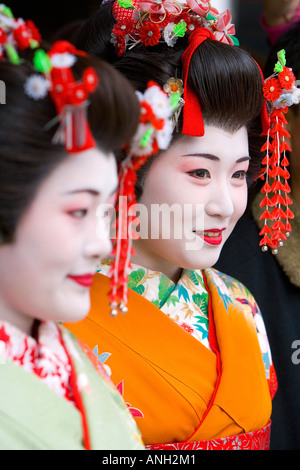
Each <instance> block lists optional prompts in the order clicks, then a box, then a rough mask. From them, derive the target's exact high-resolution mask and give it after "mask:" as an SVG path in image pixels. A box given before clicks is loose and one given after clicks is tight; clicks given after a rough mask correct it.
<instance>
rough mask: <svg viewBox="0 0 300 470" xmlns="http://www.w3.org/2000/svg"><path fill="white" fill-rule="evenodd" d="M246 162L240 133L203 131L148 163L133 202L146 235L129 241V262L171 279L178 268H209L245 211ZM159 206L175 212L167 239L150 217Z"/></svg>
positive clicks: (209, 128) (245, 142)
mask: <svg viewBox="0 0 300 470" xmlns="http://www.w3.org/2000/svg"><path fill="white" fill-rule="evenodd" d="M249 159H250V158H249V150H248V135H247V130H246V128H244V127H243V128H241V129H240V130H239V131H237V132H235V133H233V134H231V133H228V132H226V131H224V130H222V129H220V128H217V127H214V126H206V128H205V135H204V136H203V137H188V136H183V137H182V138H180V139H179V140H178V141H177V142H175V143H174V144H173V145H171V147H170V148H169V149H168V150H167V151H166V152H164V153H162V154H161V155H160V156H159V157H158V158H157V159H156V160H154V162H153V164H152V165H151V167H150V170H149V172H148V174H147V176H146V179H145V182H144V186H143V188H144V190H143V194H142V196H141V198H140V200H139V203H140V204H141V205H144V206H145V207H146V209H147V210H146V213H147V214H148V219H147V225H148V234H150V236H149V237H148V238H146V237H145V238H141V239H140V240H138V241H136V242H134V249H135V250H136V253H137V254H136V256H135V257H134V258H133V262H135V263H137V264H140V265H143V266H145V267H148V268H150V269H153V270H157V271H160V272H163V273H164V274H166V275H167V276H169V277H170V278H171V279H176V276H177V274H178V271H180V269H181V268H187V269H204V268H207V267H211V266H213V265H214V264H215V263H216V262H217V260H218V258H219V255H220V252H221V249H222V247H223V245H224V243H225V241H226V240H227V238H228V237H229V235H230V234H231V232H232V230H233V228H234V226H235V224H236V222H237V221H238V219H239V218H240V217H241V216H242V214H243V213H244V211H245V208H246V204H247V182H246V172H247V170H248V166H249ZM162 205H164V206H165V208H166V209H167V208H168V207H169V208H170V207H173V209H177V215H175V219H176V220H175V222H174V224H173V229H172V228H171V232H170V236H169V237H168V236H167V237H164V234H163V232H162V230H161V227H160V226H159V227H158V226H157V224H158V219H157V218H155V220H154V218H153V217H152V218H151V209H152V214H153V208H155V207H162ZM162 213H163V212H162ZM174 213H176V210H175V212H174ZM166 218H167V217H166V216H164V215H163V216H162V220H164V219H166ZM141 222H143V219H141ZM161 225H162V226H163V224H161ZM179 225H181V227H179ZM179 228H181V230H180V229H179ZM172 230H173V231H172ZM151 231H152V234H153V233H156V234H157V233H158V234H159V235H158V236H157V237H156V238H154V237H153V236H152V237H151ZM175 232H176V233H175ZM180 235H181V236H180Z"/></svg>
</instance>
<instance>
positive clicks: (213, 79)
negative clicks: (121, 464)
mask: <svg viewBox="0 0 300 470" xmlns="http://www.w3.org/2000/svg"><path fill="white" fill-rule="evenodd" d="M230 18H231V17H230V13H229V12H228V11H227V12H224V13H221V14H219V12H217V10H216V9H214V8H212V7H211V4H210V3H208V2H206V1H203V2H198V3H196V2H193V1H189V0H188V1H187V2H186V3H182V2H181V3H180V4H179V3H177V2H172V4H171V3H170V2H167V1H161V2H159V3H158V2H152V1H150V0H149V1H148V2H139V1H133V2H131V1H128V2H119V3H118V2H117V1H115V2H113V3H106V4H105V5H103V6H102V7H101V8H100V10H99V12H97V14H96V15H95V16H94V17H93V18H92V19H90V20H89V21H88V22H87V25H86V27H84V28H83V30H82V34H81V41H80V46H81V47H82V48H83V49H85V50H87V51H90V52H92V53H93V54H96V55H99V56H103V57H106V58H108V59H110V60H111V61H112V62H114V64H115V66H116V68H118V69H119V70H120V71H122V72H123V73H124V74H125V75H126V76H127V78H129V80H130V81H131V82H132V83H133V84H134V86H135V87H136V89H137V90H138V91H137V94H138V96H139V99H140V102H141V105H142V109H143V112H142V114H141V124H140V128H139V131H138V132H137V135H136V138H135V139H133V142H132V143H131V146H130V148H129V149H128V151H127V152H128V159H127V164H126V165H122V166H121V167H120V192H119V199H118V200H117V206H116V207H117V216H118V217H117V219H116V228H117V234H118V236H117V238H116V240H115V245H114V250H113V252H112V257H111V259H107V260H105V261H103V262H102V263H101V264H100V266H99V268H98V274H97V275H96V277H95V279H94V283H93V286H92V289H91V310H90V313H89V315H88V317H87V318H86V319H84V320H83V321H82V322H79V323H77V324H74V325H67V327H68V328H70V329H71V331H72V332H73V333H74V334H75V335H77V336H78V337H80V338H81V339H82V340H83V341H84V342H86V343H87V344H89V346H90V347H91V348H93V349H94V352H95V353H96V354H97V356H98V357H99V358H100V360H101V361H102V362H103V363H104V367H106V368H107V370H108V371H109V373H110V374H111V378H112V380H113V382H114V383H115V384H116V385H117V387H118V388H119V390H120V391H121V392H122V394H123V397H124V399H125V402H126V403H127V405H128V407H129V409H130V410H131V412H132V414H133V416H134V417H135V419H136V422H137V424H138V427H139V429H140V430H141V433H142V437H143V441H144V443H145V444H146V446H147V447H148V448H150V449H268V448H269V439H270V426H271V424H270V417H271V408H272V404H271V401H272V397H273V396H274V394H275V392H276V387H277V385H276V375H275V371H274V368H273V364H272V357H271V353H270V350H269V346H268V340H267V336H266V332H265V329H264V324H263V320H262V317H261V313H260V311H259V307H258V305H257V304H256V302H255V299H254V298H253V297H252V296H251V294H250V292H249V291H248V290H247V288H246V287H245V286H243V285H242V284H241V283H240V282H238V281H237V280H235V279H232V278H230V277H228V276H226V275H224V274H222V273H220V272H218V271H216V270H215V269H213V266H214V264H215V263H216V261H217V259H218V257H219V254H220V252H221V249H222V247H223V245H224V243H225V241H226V240H227V238H228V237H229V236H230V234H231V232H232V230H233V228H234V226H235V224H236V222H237V221H238V219H239V218H240V217H241V215H242V214H243V212H244V210H245V208H246V205H247V193H248V184H249V183H251V182H253V180H254V177H255V176H257V175H258V173H259V171H260V167H261V162H262V157H263V155H262V153H261V151H260V147H261V143H260V142H262V141H263V139H264V138H263V139H262V138H261V137H260V135H261V133H262V132H263V133H267V134H268V136H270V129H271V125H272V123H271V122H270V120H269V115H268V112H267V107H266V102H265V100H264V98H263V86H264V83H263V77H262V74H261V71H260V69H259V67H258V65H257V64H256V62H255V61H254V60H253V59H252V58H251V56H250V55H248V53H246V52H245V51H243V50H241V49H240V48H238V47H236V43H237V40H236V38H235V37H234V27H233V25H231V23H230ZM116 22H117V23H116ZM109 25H110V26H109ZM109 27H110V31H111V32H112V35H111V42H110V43H109V44H108V42H107V43H105V41H106V40H107V38H108V39H109V38H110V35H109V34H107V33H108V30H109ZM181 33H182V34H181ZM102 34H103V36H102ZM224 43H226V44H224ZM170 50H171V52H172V53H170ZM116 55H117V56H118V57H119V59H117V58H116ZM284 73H285V72H284V71H283V72H282V74H284ZM277 75H278V74H277ZM277 75H274V80H275V79H276V80H277V79H278V77H277ZM178 77H180V78H178ZM181 78H182V80H181ZM281 78H284V77H283V76H281ZM149 80H150V82H149ZM277 81H278V86H279V80H277ZM272 83H273V82H272ZM293 86H294V85H293ZM159 87H161V88H163V89H164V93H163V92H162V91H161V89H160V88H159ZM279 88H280V86H279ZM280 90H281V88H280ZM174 102H175V104H174ZM277 130H278V128H277ZM172 132H173V142H172V143H171V144H170V140H171V137H170V133H172ZM158 149H160V152H158V153H156V155H155V156H154V157H153V158H149V155H151V154H153V153H155V152H157V151H158ZM135 176H136V177H137V180H136V179H135ZM247 183H248V184H247ZM132 188H135V193H134V194H133V191H132ZM121 196H122V197H123V199H122V200H121ZM124 196H126V197H127V199H126V200H125V202H127V203H128V206H129V209H128V208H127V212H126V207H125V205H124V204H125V203H124ZM135 196H136V200H137V201H138V204H137V205H135V204H134V203H135ZM157 210H158V212H159V213H160V215H162V217H161V218H159V217H157ZM155 211H156V212H155ZM124 213H125V214H126V215H128V217H127V220H126V218H125V216H124V215H122V214H124ZM137 214H139V217H138V218H137V217H136V218H134V216H135V215H137ZM126 222H127V226H125V229H124V225H126ZM121 224H122V226H121ZM135 226H137V229H136V230H134V227H135ZM124 230H125V231H124ZM126 230H128V232H126ZM179 230H181V232H178V231H179ZM124 233H125V235H124ZM277 238H278V237H277ZM273 240H275V237H274V238H273ZM131 242H132V243H133V253H132V264H131V263H130V259H129V254H130V252H131ZM274 245H275V241H274ZM124 280H126V281H127V283H126V284H125V285H124ZM118 311H120V312H121V313H118ZM109 312H111V315H109ZM122 313H124V315H123V314H122Z"/></svg>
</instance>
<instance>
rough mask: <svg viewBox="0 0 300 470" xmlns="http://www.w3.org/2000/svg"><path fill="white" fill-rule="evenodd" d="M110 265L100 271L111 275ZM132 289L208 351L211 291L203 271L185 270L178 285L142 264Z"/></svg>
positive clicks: (131, 279)
mask: <svg viewBox="0 0 300 470" xmlns="http://www.w3.org/2000/svg"><path fill="white" fill-rule="evenodd" d="M109 267H110V263H109V262H104V263H102V264H101V266H100V267H99V268H98V271H99V272H100V273H101V274H105V275H107V274H108V271H109ZM128 287H129V288H130V289H132V290H134V291H135V292H137V293H138V294H140V295H142V296H143V297H145V298H146V299H148V300H149V301H150V302H152V303H153V304H154V305H155V306H156V307H158V308H159V309H160V310H161V311H162V312H164V313H165V314H166V315H168V316H169V317H170V318H172V320H174V321H175V322H176V323H178V325H180V326H181V327H182V328H184V329H185V330H186V331H187V332H188V333H190V334H191V335H192V336H194V337H195V338H196V339H197V340H199V341H201V342H202V343H203V344H204V345H205V346H206V347H207V348H209V342H208V299H209V296H208V292H207V290H206V288H205V284H204V281H203V274H202V272H201V271H200V270H195V271H192V270H189V269H184V270H183V272H182V275H181V277H180V279H179V281H178V282H177V283H175V282H173V281H171V280H170V279H169V278H168V277H167V276H165V275H164V274H162V273H160V272H156V271H151V270H150V269H146V268H143V267H141V266H138V265H133V269H132V271H131V272H130V274H129V277H128Z"/></svg>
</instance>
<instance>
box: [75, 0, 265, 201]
mask: <svg viewBox="0 0 300 470" xmlns="http://www.w3.org/2000/svg"><path fill="white" fill-rule="evenodd" d="M112 5H113V2H109V3H107V4H105V5H104V6H101V7H100V9H99V10H98V11H97V12H96V13H95V14H94V15H92V16H91V18H90V19H89V20H88V21H87V22H86V24H85V25H84V26H83V27H82V29H81V32H80V35H79V39H78V46H79V47H80V48H81V49H83V50H85V51H87V52H88V53H90V54H92V55H95V56H97V57H102V58H105V59H106V60H108V61H109V62H110V63H112V64H113V65H114V67H115V68H116V69H117V70H119V71H121V72H122V73H123V74H124V75H125V76H126V77H127V78H128V79H129V81H130V82H131V83H132V85H133V86H134V87H135V89H137V90H139V91H144V90H145V88H146V86H147V82H148V81H149V80H154V81H155V82H157V83H158V84H159V85H160V86H161V87H162V86H163V85H164V84H165V83H166V81H167V80H168V78H170V77H177V78H181V77H182V64H181V56H182V54H183V52H184V51H185V50H186V48H187V46H188V40H187V38H186V37H183V38H178V41H177V42H176V44H175V45H174V47H168V46H167V45H166V43H161V44H158V45H157V46H154V47H146V46H144V45H138V46H136V47H134V48H132V49H131V50H126V51H125V52H124V54H123V55H122V56H121V57H120V58H118V57H117V56H116V53H115V50H114V45H113V44H112V43H111V41H110V39H111V32H112V28H113V26H114V24H116V20H115V18H114V15H113V13H112ZM188 83H189V86H190V87H191V89H192V90H193V91H194V93H195V94H196V96H197V98H198V100H199V103H200V106H201V110H202V114H203V119H204V123H205V124H211V125H216V126H218V127H221V128H224V129H225V130H227V131H229V132H235V131H237V130H238V129H239V128H241V127H242V126H246V127H247V129H248V136H249V148H250V154H251V162H250V167H249V172H248V180H249V181H250V182H252V181H253V179H254V177H255V176H256V175H257V174H258V173H259V170H260V166H261V159H262V154H261V152H260V148H261V145H262V142H263V140H262V138H261V137H260V135H261V130H262V129H261V119H260V115H261V110H262V106H263V94H262V86H263V82H262V76H261V72H260V70H259V67H258V65H257V64H256V62H255V61H254V59H253V58H252V57H251V56H250V54H249V53H248V52H247V51H245V50H244V49H242V48H240V47H237V46H231V45H228V44H224V43H220V42H218V41H214V40H212V39H207V40H206V41H204V42H203V43H202V44H201V45H200V46H199V47H198V48H197V49H196V51H195V52H194V54H193V56H192V58H191V62H190V67H189V75H188ZM178 124H179V125H178V129H179V131H181V129H182V113H181V119H180V120H179V123H178ZM174 137H175V138H176V135H175V136H174ZM155 158H156V157H155ZM152 160H153V159H150V160H149V161H148V162H147V164H146V165H145V167H143V169H141V171H140V172H139V173H138V179H139V181H141V175H143V177H144V176H145V174H146V172H147V169H148V168H149V166H150V165H151V161H152ZM137 196H138V194H137Z"/></svg>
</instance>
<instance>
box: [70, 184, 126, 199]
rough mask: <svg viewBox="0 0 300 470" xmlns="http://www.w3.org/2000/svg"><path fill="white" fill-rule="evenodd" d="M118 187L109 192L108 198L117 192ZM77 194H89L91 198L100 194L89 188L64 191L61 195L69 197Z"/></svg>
mask: <svg viewBox="0 0 300 470" xmlns="http://www.w3.org/2000/svg"><path fill="white" fill-rule="evenodd" d="M118 187H119V186H118V185H116V187H115V188H114V189H113V190H112V191H111V192H110V196H111V195H112V194H114V193H115V192H116V191H117V190H118ZM79 193H89V194H92V196H99V195H100V194H101V193H100V192H99V191H96V190H95V189H90V188H82V189H74V190H71V191H66V192H64V193H63V195H70V194H79Z"/></svg>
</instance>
